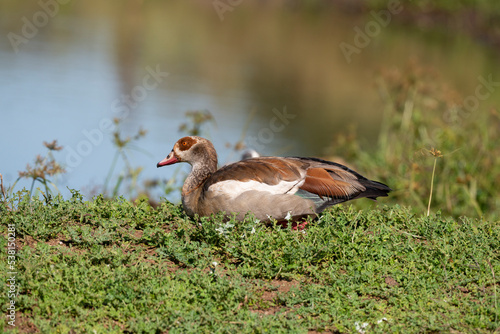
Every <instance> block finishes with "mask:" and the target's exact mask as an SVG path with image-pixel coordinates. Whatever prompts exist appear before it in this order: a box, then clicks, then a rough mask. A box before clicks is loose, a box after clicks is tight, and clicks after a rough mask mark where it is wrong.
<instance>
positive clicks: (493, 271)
mask: <svg viewBox="0 0 500 334" xmlns="http://www.w3.org/2000/svg"><path fill="white" fill-rule="evenodd" d="M486 262H488V265H489V266H490V269H491V275H492V276H493V295H494V296H495V310H496V309H497V308H498V307H497V280H496V278H495V270H493V266H492V265H491V262H490V260H488V259H486ZM497 321H498V312H495V322H497Z"/></svg>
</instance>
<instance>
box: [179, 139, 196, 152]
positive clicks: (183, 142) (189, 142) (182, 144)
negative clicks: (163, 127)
mask: <svg viewBox="0 0 500 334" xmlns="http://www.w3.org/2000/svg"><path fill="white" fill-rule="evenodd" d="M195 143H196V139H193V138H191V137H184V138H181V139H179V141H178V142H177V144H179V149H180V150H181V151H187V150H189V149H190V148H191V146H193V145H194V144H195Z"/></svg>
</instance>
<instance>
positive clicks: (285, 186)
mask: <svg viewBox="0 0 500 334" xmlns="http://www.w3.org/2000/svg"><path fill="white" fill-rule="evenodd" d="M304 182H305V180H300V181H299V182H297V181H288V182H287V181H281V182H279V183H278V184H275V185H271V184H267V183H262V182H259V181H254V180H250V181H245V182H243V181H236V180H225V181H221V182H217V183H214V184H212V185H211V186H210V187H208V192H210V193H211V194H213V195H214V196H218V195H228V196H230V197H232V198H235V197H237V196H239V195H241V194H242V193H244V192H246V191H249V190H255V191H265V192H268V193H271V194H290V195H293V194H295V193H296V192H297V190H299V187H300V186H302V184H303V183H304Z"/></svg>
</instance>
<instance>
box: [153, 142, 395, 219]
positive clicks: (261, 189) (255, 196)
mask: <svg viewBox="0 0 500 334" xmlns="http://www.w3.org/2000/svg"><path fill="white" fill-rule="evenodd" d="M178 162H187V163H189V164H191V166H192V169H191V172H190V174H189V175H188V177H187V178H186V181H185V182H184V186H183V187H182V204H183V207H184V209H185V211H186V213H187V214H188V215H189V216H191V217H192V216H194V215H195V214H197V215H199V216H210V215H211V214H216V213H218V212H225V214H226V215H227V216H228V217H231V216H233V215H236V218H237V219H238V220H243V218H244V217H245V215H246V214H247V213H252V214H253V215H254V216H255V218H257V219H260V220H263V221H267V220H270V219H271V218H272V219H276V220H278V221H284V220H292V221H296V220H300V219H303V218H306V217H309V216H315V215H316V214H318V213H320V212H321V211H323V210H324V209H325V208H327V207H329V206H331V205H334V204H337V203H341V202H345V201H349V200H352V199H357V198H362V197H367V198H370V199H376V198H377V197H378V196H387V194H388V193H389V191H391V189H390V188H389V187H388V186H386V185H385V184H383V183H380V182H376V181H371V180H369V179H367V178H365V177H364V176H362V175H360V174H358V173H356V172H355V171H353V170H351V169H349V168H347V167H346V166H343V165H341V164H337V163H335V162H330V161H326V160H321V159H317V158H303V157H286V158H282V157H257V158H249V159H245V160H242V161H238V162H235V163H232V164H229V165H225V166H223V167H222V168H220V169H217V153H216V151H215V148H214V146H213V145H212V143H211V142H210V141H208V140H207V139H204V138H201V137H196V136H189V137H184V138H181V139H179V140H178V141H177V143H175V145H174V147H173V149H172V151H171V152H170V154H169V155H168V156H167V157H166V158H165V159H163V160H162V161H160V162H159V163H158V164H157V167H162V166H166V165H171V164H174V163H178Z"/></svg>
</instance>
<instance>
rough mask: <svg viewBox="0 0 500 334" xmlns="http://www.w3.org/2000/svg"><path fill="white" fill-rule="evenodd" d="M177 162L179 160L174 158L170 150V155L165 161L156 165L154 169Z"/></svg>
mask: <svg viewBox="0 0 500 334" xmlns="http://www.w3.org/2000/svg"><path fill="white" fill-rule="evenodd" d="M177 162H179V160H178V159H177V158H176V157H175V155H174V150H172V152H170V154H169V155H168V156H167V157H166V158H165V159H163V160H162V161H160V162H159V163H157V164H156V168H159V167H163V166H166V165H172V164H175V163H177Z"/></svg>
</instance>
